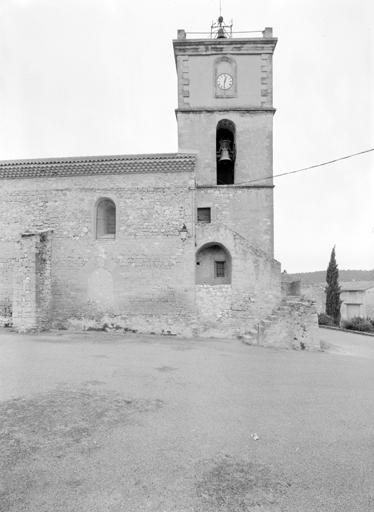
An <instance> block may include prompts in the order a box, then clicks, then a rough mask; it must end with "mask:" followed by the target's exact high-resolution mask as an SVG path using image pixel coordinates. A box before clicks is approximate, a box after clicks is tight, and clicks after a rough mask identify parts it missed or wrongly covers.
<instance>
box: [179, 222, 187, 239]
mask: <svg viewBox="0 0 374 512" xmlns="http://www.w3.org/2000/svg"><path fill="white" fill-rule="evenodd" d="M179 234H180V237H181V240H182V242H185V240H186V238H187V235H188V229H187V228H186V224H183V226H182V229H180V230H179Z"/></svg>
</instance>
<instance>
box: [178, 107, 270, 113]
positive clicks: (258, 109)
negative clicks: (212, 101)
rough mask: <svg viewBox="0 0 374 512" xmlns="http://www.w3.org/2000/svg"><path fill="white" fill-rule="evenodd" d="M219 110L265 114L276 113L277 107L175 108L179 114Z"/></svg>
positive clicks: (216, 111) (217, 111)
mask: <svg viewBox="0 0 374 512" xmlns="http://www.w3.org/2000/svg"><path fill="white" fill-rule="evenodd" d="M219 112H248V113H250V114H252V113H253V114H263V113H264V112H265V113H267V112H269V113H271V114H273V115H274V114H275V112H276V109H275V108H273V107H248V108H243V107H237V108H236V107H230V108H229V107H228V108H223V107H219V108H199V107H196V108H191V107H189V108H176V109H175V113H176V114H179V113H184V114H199V113H209V114H215V113H219Z"/></svg>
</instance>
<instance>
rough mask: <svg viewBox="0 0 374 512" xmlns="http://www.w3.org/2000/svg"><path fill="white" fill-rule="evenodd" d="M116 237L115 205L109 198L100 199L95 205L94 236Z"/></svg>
mask: <svg viewBox="0 0 374 512" xmlns="http://www.w3.org/2000/svg"><path fill="white" fill-rule="evenodd" d="M115 237H116V205H115V204H114V202H113V201H112V200H111V199H100V200H99V201H98V203H97V205H96V238H115Z"/></svg>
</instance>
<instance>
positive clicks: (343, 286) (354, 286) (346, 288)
mask: <svg viewBox="0 0 374 512" xmlns="http://www.w3.org/2000/svg"><path fill="white" fill-rule="evenodd" d="M369 288H374V281H350V282H349V283H340V290H341V291H342V292H362V291H365V290H368V289H369Z"/></svg>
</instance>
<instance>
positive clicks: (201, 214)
mask: <svg viewBox="0 0 374 512" xmlns="http://www.w3.org/2000/svg"><path fill="white" fill-rule="evenodd" d="M197 222H208V223H209V222H210V208H198V209H197Z"/></svg>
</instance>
